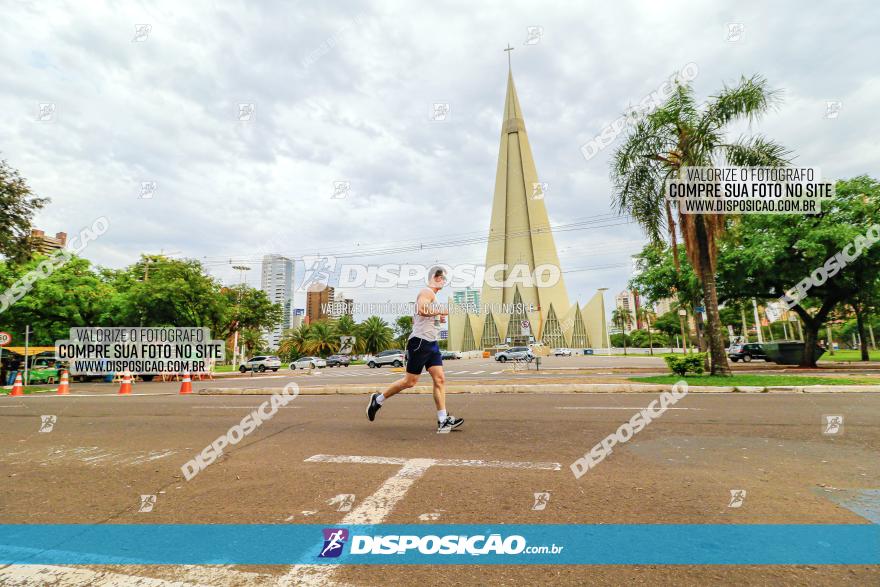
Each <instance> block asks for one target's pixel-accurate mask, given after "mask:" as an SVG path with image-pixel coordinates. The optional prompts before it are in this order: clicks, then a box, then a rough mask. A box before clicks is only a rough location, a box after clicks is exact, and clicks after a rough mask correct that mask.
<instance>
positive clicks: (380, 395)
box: [376, 393, 385, 406]
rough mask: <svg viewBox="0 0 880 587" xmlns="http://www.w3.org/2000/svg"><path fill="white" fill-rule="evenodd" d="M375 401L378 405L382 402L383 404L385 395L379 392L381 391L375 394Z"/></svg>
mask: <svg viewBox="0 0 880 587" xmlns="http://www.w3.org/2000/svg"><path fill="white" fill-rule="evenodd" d="M376 403H377V404H379V405H380V406H381V405H382V404H384V403H385V395H384V394H381V393H380V394H379V395H377V396H376Z"/></svg>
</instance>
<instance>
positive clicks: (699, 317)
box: [692, 306, 709, 353]
mask: <svg viewBox="0 0 880 587" xmlns="http://www.w3.org/2000/svg"><path fill="white" fill-rule="evenodd" d="M692 311H693V313H694V330H695V331H696V334H697V348H699V349H700V352H701V353H705V352H706V351H707V350H709V349H708V342H707V341H706V337H705V336H703V333H704V332H705V322H703V314H702V312H697V307H696V306H694V307H693V308H692Z"/></svg>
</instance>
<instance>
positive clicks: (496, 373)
mask: <svg viewBox="0 0 880 587" xmlns="http://www.w3.org/2000/svg"><path fill="white" fill-rule="evenodd" d="M499 373H504V371H492V375H498V374H499Z"/></svg>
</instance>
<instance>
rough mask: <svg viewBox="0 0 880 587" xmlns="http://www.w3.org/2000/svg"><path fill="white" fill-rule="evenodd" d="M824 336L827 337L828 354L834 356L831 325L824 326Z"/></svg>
mask: <svg viewBox="0 0 880 587" xmlns="http://www.w3.org/2000/svg"><path fill="white" fill-rule="evenodd" d="M825 334H827V335H828V354H829V355H833V354H834V341H833V340H832V339H831V325H830V324H826V325H825Z"/></svg>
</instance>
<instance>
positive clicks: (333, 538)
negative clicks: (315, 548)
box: [318, 528, 348, 558]
mask: <svg viewBox="0 0 880 587" xmlns="http://www.w3.org/2000/svg"><path fill="white" fill-rule="evenodd" d="M322 532H323V533H324V547H323V548H322V549H321V554H319V555H318V558H336V557H338V556H339V555H340V554H342V547H343V546H344V545H345V543H346V541H347V540H348V530H346V529H345V528H324V529H323V530H322Z"/></svg>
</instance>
